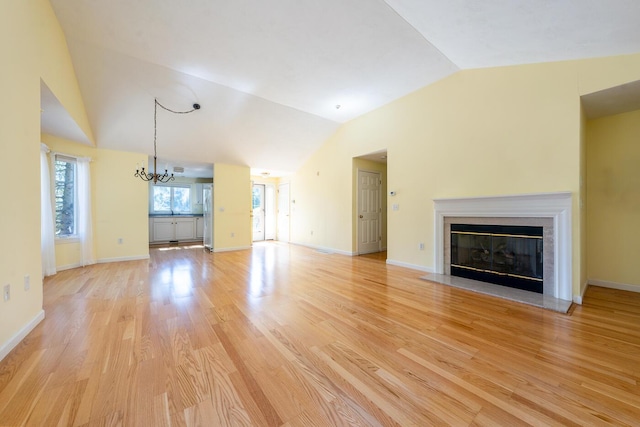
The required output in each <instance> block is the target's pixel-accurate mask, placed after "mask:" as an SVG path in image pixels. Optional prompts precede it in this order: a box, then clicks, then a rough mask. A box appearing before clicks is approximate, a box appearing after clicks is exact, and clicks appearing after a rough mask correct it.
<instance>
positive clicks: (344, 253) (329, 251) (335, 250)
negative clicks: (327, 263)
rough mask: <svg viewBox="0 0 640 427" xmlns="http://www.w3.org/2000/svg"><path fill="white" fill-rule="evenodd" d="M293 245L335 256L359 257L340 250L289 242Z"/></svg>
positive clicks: (353, 253)
mask: <svg viewBox="0 0 640 427" xmlns="http://www.w3.org/2000/svg"><path fill="white" fill-rule="evenodd" d="M289 243H291V244H292V245H298V246H304V247H306V248H311V249H315V250H317V251H323V252H328V253H334V254H340V255H346V256H356V255H358V254H357V253H356V252H349V251H343V250H340V249H334V248H327V247H326V246H317V245H310V244H308V243H299V242H289Z"/></svg>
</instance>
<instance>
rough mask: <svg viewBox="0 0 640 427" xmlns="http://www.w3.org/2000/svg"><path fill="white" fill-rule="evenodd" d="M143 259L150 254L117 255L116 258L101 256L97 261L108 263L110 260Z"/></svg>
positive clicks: (147, 257)
mask: <svg viewBox="0 0 640 427" xmlns="http://www.w3.org/2000/svg"><path fill="white" fill-rule="evenodd" d="M142 259H149V255H136V256H123V257H116V258H100V259H98V260H97V261H96V263H98V264H106V263H109V262H121V261H140V260H142Z"/></svg>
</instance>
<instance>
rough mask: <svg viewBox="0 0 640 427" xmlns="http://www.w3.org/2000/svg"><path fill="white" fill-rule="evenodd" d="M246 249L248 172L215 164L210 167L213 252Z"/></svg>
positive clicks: (243, 167)
mask: <svg viewBox="0 0 640 427" xmlns="http://www.w3.org/2000/svg"><path fill="white" fill-rule="evenodd" d="M250 246H251V178H250V169H249V168H248V167H247V166H233V165H225V164H220V163H216V164H214V165H213V250H214V251H226V250H234V249H243V248H248V247H250Z"/></svg>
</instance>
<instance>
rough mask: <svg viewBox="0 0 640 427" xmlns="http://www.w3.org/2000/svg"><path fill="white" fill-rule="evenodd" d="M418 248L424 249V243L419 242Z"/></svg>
mask: <svg viewBox="0 0 640 427" xmlns="http://www.w3.org/2000/svg"><path fill="white" fill-rule="evenodd" d="M418 250H421V251H424V243H418Z"/></svg>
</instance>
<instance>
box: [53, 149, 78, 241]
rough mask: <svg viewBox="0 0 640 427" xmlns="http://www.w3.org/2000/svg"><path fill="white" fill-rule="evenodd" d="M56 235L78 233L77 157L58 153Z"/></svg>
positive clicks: (73, 234)
mask: <svg viewBox="0 0 640 427" xmlns="http://www.w3.org/2000/svg"><path fill="white" fill-rule="evenodd" d="M54 167H55V169H54V171H55V172H54V175H55V177H54V178H55V182H54V194H55V206H56V237H72V236H75V235H76V234H77V233H76V218H77V214H76V212H77V211H76V207H77V192H76V176H77V173H76V159H74V158H71V157H66V156H61V155H59V154H56V156H55V165H54Z"/></svg>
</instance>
